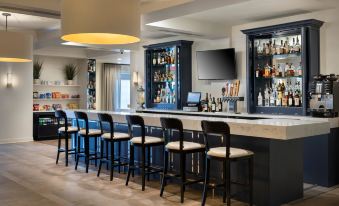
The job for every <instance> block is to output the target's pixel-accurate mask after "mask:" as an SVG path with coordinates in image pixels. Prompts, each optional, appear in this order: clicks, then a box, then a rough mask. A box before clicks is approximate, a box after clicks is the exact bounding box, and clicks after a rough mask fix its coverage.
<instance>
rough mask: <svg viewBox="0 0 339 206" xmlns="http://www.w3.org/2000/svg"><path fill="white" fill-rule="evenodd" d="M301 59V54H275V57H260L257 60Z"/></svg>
mask: <svg viewBox="0 0 339 206" xmlns="http://www.w3.org/2000/svg"><path fill="white" fill-rule="evenodd" d="M298 57H301V53H291V54H274V55H258V56H256V59H266V58H273V59H291V58H298Z"/></svg>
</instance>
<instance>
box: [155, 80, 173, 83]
mask: <svg viewBox="0 0 339 206" xmlns="http://www.w3.org/2000/svg"><path fill="white" fill-rule="evenodd" d="M166 82H168V83H172V82H175V81H174V80H171V81H153V83H166Z"/></svg>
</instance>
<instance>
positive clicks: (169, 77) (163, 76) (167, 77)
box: [153, 69, 175, 82]
mask: <svg viewBox="0 0 339 206" xmlns="http://www.w3.org/2000/svg"><path fill="white" fill-rule="evenodd" d="M174 80H175V75H174V74H173V73H171V72H170V71H169V70H167V69H166V71H164V72H161V71H160V70H158V71H155V72H154V74H153V81H154V82H171V81H174Z"/></svg>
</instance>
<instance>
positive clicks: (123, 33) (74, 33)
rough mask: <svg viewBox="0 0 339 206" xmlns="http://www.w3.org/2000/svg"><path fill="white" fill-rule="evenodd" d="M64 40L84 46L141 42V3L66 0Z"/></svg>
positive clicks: (63, 4)
mask: <svg viewBox="0 0 339 206" xmlns="http://www.w3.org/2000/svg"><path fill="white" fill-rule="evenodd" d="M61 30H62V36H61V39H62V40H64V41H68V42H76V43H81V44H99V45H101V44H104V45H109V44H130V43H136V42H139V41H140V38H139V37H140V1H139V0H62V2H61Z"/></svg>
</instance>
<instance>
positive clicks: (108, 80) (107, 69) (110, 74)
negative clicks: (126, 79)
mask: <svg viewBox="0 0 339 206" xmlns="http://www.w3.org/2000/svg"><path fill="white" fill-rule="evenodd" d="M126 72H129V65H119V64H103V70H102V76H101V109H102V110H106V111H114V110H118V109H119V108H120V105H119V104H120V101H119V100H120V99H119V97H120V95H121V94H120V74H121V73H126Z"/></svg>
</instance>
